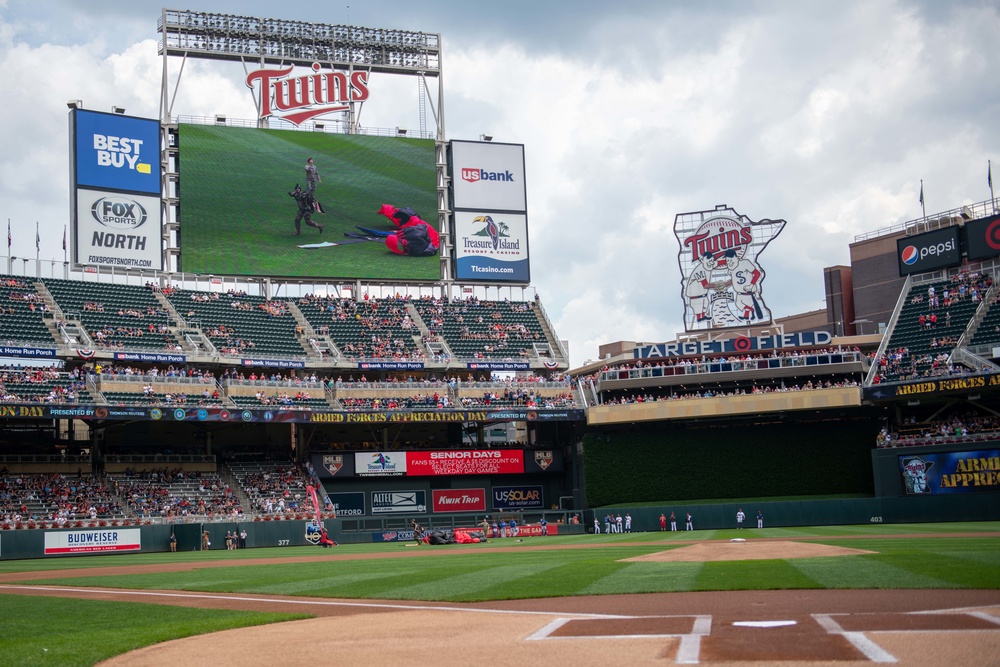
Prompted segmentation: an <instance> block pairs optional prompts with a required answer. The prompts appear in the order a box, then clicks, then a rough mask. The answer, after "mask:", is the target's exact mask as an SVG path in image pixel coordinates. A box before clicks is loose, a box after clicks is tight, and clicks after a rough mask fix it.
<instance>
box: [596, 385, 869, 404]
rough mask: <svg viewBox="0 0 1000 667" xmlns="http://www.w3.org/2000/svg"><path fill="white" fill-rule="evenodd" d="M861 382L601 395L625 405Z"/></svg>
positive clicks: (777, 392) (812, 388)
mask: <svg viewBox="0 0 1000 667" xmlns="http://www.w3.org/2000/svg"><path fill="white" fill-rule="evenodd" d="M860 386H861V382H860V380H857V379H837V380H836V381H833V380H829V379H827V380H817V381H815V382H814V381H812V380H808V381H806V382H803V383H790V382H785V381H779V382H777V383H773V384H757V383H754V384H753V385H752V386H751V387H750V388H749V389H746V388H744V387H735V388H719V389H711V388H702V389H697V388H694V389H684V388H674V389H672V390H670V391H669V393H666V392H664V393H653V392H647V393H645V394H634V393H633V394H627V393H625V392H605V395H604V397H603V404H604V405H625V404H630V403H654V402H657V401H679V400H687V399H693V398H720V397H723V396H748V395H754V394H780V393H785V392H791V391H813V390H816V389H830V388H833V387H860Z"/></svg>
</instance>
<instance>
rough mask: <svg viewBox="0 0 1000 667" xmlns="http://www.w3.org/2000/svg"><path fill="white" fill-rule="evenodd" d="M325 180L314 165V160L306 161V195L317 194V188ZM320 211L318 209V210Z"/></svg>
mask: <svg viewBox="0 0 1000 667" xmlns="http://www.w3.org/2000/svg"><path fill="white" fill-rule="evenodd" d="M322 180H323V179H322V178H320V177H319V169H317V168H316V165H315V164H313V159H312V158H309V159H308V160H306V194H310V195H311V194H313V193H315V192H316V187H317V186H318V185H319V183H320V181H322ZM317 210H318V209H317Z"/></svg>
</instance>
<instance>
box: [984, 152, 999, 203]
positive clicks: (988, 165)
mask: <svg viewBox="0 0 1000 667" xmlns="http://www.w3.org/2000/svg"><path fill="white" fill-rule="evenodd" d="M986 182H987V183H989V184H990V205H991V206H992V207H993V212H994V213H996V212H997V200H996V197H994V196H993V165H992V164H991V163H990V161H989V160H987V161H986Z"/></svg>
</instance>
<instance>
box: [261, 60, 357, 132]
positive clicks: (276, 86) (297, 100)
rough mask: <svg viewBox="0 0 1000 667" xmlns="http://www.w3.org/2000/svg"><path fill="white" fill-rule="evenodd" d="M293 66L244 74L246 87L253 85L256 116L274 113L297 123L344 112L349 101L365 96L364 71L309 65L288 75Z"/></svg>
mask: <svg viewBox="0 0 1000 667" xmlns="http://www.w3.org/2000/svg"><path fill="white" fill-rule="evenodd" d="M294 69H295V68H294V67H291V66H289V67H282V68H280V69H259V70H255V71H253V72H250V73H249V74H247V78H246V84H247V87H248V88H250V89H253V88H254V87H255V86H257V95H255V97H256V98H257V99H258V100H259V101H260V106H259V108H258V109H257V116H258V117H259V118H268V117H271V116H274V117H275V118H281V119H282V120H287V121H288V122H290V123H292V124H294V125H299V124H301V123H303V122H305V121H307V120H309V119H310V118H315V117H317V116H322V115H324V114H328V113H334V112H337V111H347V110H348V109H349V108H350V106H349V105H350V103H352V102H364V101H365V100H367V99H368V72H367V71H363V70H357V71H352V72H342V71H338V70H329V71H325V72H324V71H322V67H321V66H320V64H319V63H313V64H312V68H311V69H312V73H311V74H304V75H302V76H290V75H291V74H292V71H293V70H294Z"/></svg>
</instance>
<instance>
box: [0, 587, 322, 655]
mask: <svg viewBox="0 0 1000 667" xmlns="http://www.w3.org/2000/svg"><path fill="white" fill-rule="evenodd" d="M0 617H2V618H3V632H2V633H0V666H7V665H11V666H15V665H16V666H18V667H21V666H23V665H60V667H67V666H68V667H75V666H77V665H79V666H83V665H93V664H95V663H98V662H100V661H102V660H106V659H108V658H111V657H113V656H116V655H119V654H121V653H125V652H127V651H132V650H135V649H138V648H142V647H143V646H149V645H151V644H156V643H159V642H164V641H169V640H171V639H179V638H181V637H191V636H194V635H199V634H203V633H206V632H217V631H221V630H229V629H231V628H241V627H247V626H253V625H263V624H265V623H274V622H279V621H288V620H295V619H303V618H310V616H308V615H304V614H274V613H260V612H245V611H230V610H221V609H197V608H187V607H172V606H165V605H154V604H144V603H134V602H105V601H100V600H63V599H60V598H49V597H34V596H22V595H0Z"/></svg>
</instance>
